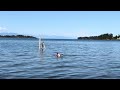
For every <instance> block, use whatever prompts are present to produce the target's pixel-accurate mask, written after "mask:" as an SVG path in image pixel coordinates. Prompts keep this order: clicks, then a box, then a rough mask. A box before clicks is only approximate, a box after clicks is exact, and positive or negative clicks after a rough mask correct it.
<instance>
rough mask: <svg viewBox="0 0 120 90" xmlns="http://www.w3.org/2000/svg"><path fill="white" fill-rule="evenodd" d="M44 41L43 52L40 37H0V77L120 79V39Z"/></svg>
mask: <svg viewBox="0 0 120 90" xmlns="http://www.w3.org/2000/svg"><path fill="white" fill-rule="evenodd" d="M44 42H45V45H46V50H45V51H43V52H41V51H39V48H38V40H34V39H28V40H27V39H0V79H111V78H112V79H120V41H107V40H106V41H104V40H103V41H102V40H99V41H97V40H89V41H88V40H44ZM56 52H60V53H62V54H64V56H63V57H62V58H56V57H55V54H56Z"/></svg>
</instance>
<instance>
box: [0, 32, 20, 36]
mask: <svg viewBox="0 0 120 90" xmlns="http://www.w3.org/2000/svg"><path fill="white" fill-rule="evenodd" d="M0 35H18V34H17V33H5V32H4V33H3V32H2V33H0Z"/></svg>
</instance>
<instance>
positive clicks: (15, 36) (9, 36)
mask: <svg viewBox="0 0 120 90" xmlns="http://www.w3.org/2000/svg"><path fill="white" fill-rule="evenodd" d="M0 37H6V38H35V37H33V36H25V35H0Z"/></svg>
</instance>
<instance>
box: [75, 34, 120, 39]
mask: <svg viewBox="0 0 120 90" xmlns="http://www.w3.org/2000/svg"><path fill="white" fill-rule="evenodd" d="M77 39H82V40H120V35H115V36H113V34H112V33H110V34H109V33H105V34H101V35H99V36H89V37H78V38H77Z"/></svg>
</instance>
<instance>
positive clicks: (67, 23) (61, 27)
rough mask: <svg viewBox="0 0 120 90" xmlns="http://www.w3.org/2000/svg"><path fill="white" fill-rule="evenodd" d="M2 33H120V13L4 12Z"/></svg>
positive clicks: (0, 18)
mask: <svg viewBox="0 0 120 90" xmlns="http://www.w3.org/2000/svg"><path fill="white" fill-rule="evenodd" d="M0 32H12V33H18V34H27V35H50V36H52V35H56V36H65V37H71V38H77V37H78V36H91V35H100V34H103V33H113V34H114V35H118V34H120V11H0Z"/></svg>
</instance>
